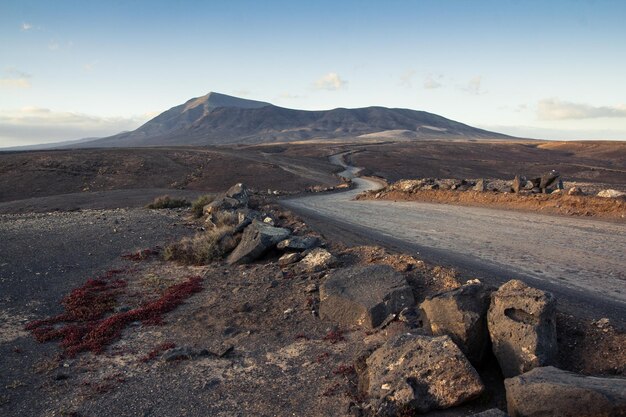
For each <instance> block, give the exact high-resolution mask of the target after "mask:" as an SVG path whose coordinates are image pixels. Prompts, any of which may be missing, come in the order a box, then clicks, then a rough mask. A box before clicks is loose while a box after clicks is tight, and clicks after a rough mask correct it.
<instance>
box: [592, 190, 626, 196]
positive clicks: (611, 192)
mask: <svg viewBox="0 0 626 417" xmlns="http://www.w3.org/2000/svg"><path fill="white" fill-rule="evenodd" d="M623 196H626V193H623V192H621V191H617V190H611V189H609V190H602V191H600V192H598V197H602V198H619V197H623Z"/></svg>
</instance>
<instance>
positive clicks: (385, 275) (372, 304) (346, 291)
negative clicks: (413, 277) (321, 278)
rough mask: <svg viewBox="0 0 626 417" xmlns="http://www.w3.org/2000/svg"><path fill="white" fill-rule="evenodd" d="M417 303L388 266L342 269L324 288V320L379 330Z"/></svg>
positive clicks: (400, 276)
mask: <svg viewBox="0 0 626 417" xmlns="http://www.w3.org/2000/svg"><path fill="white" fill-rule="evenodd" d="M305 259H306V258H305ZM414 304H415V300H414V298H413V292H412V291H411V288H410V287H409V286H408V285H407V283H406V280H405V278H404V276H402V275H401V274H400V273H398V272H396V271H395V270H394V269H393V268H391V267H390V266H387V265H370V266H359V267H350V268H342V269H338V270H335V271H333V273H332V274H331V275H330V277H329V278H328V279H327V280H326V281H325V282H324V283H323V284H322V286H321V287H320V317H321V318H323V319H327V320H331V321H333V322H335V323H340V324H344V325H359V326H365V327H368V328H375V327H378V326H379V325H380V324H381V323H382V322H383V321H384V320H385V319H386V318H387V317H388V316H389V315H390V314H394V313H398V312H400V311H401V310H402V309H403V308H405V307H410V306H413V305H414Z"/></svg>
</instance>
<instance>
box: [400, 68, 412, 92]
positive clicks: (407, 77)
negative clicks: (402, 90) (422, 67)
mask: <svg viewBox="0 0 626 417" xmlns="http://www.w3.org/2000/svg"><path fill="white" fill-rule="evenodd" d="M414 75H415V70H413V69H410V70H407V71H404V72H403V73H402V74H400V85H401V86H403V87H406V88H412V87H413V76H414Z"/></svg>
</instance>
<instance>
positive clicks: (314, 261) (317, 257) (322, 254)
mask: <svg viewBox="0 0 626 417" xmlns="http://www.w3.org/2000/svg"><path fill="white" fill-rule="evenodd" d="M336 263H337V259H336V258H335V257H334V256H333V255H332V254H331V253H330V252H328V251H327V250H326V249H322V248H315V249H313V250H311V251H310V252H309V253H308V254H307V255H306V256H305V257H304V259H302V260H301V261H300V262H299V263H298V266H299V267H300V268H301V269H303V270H304V271H307V272H320V271H323V270H325V269H328V268H330V267H332V266H333V265H335V264H336Z"/></svg>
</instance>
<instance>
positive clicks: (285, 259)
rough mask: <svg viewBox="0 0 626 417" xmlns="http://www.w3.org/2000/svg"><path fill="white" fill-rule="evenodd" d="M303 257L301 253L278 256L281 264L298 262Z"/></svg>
mask: <svg viewBox="0 0 626 417" xmlns="http://www.w3.org/2000/svg"><path fill="white" fill-rule="evenodd" d="M300 258H302V256H300V254H299V253H286V254H284V255H283V256H281V257H280V258H278V265H279V266H287V265H291V264H294V263H296V262H298V261H299V260H300Z"/></svg>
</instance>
